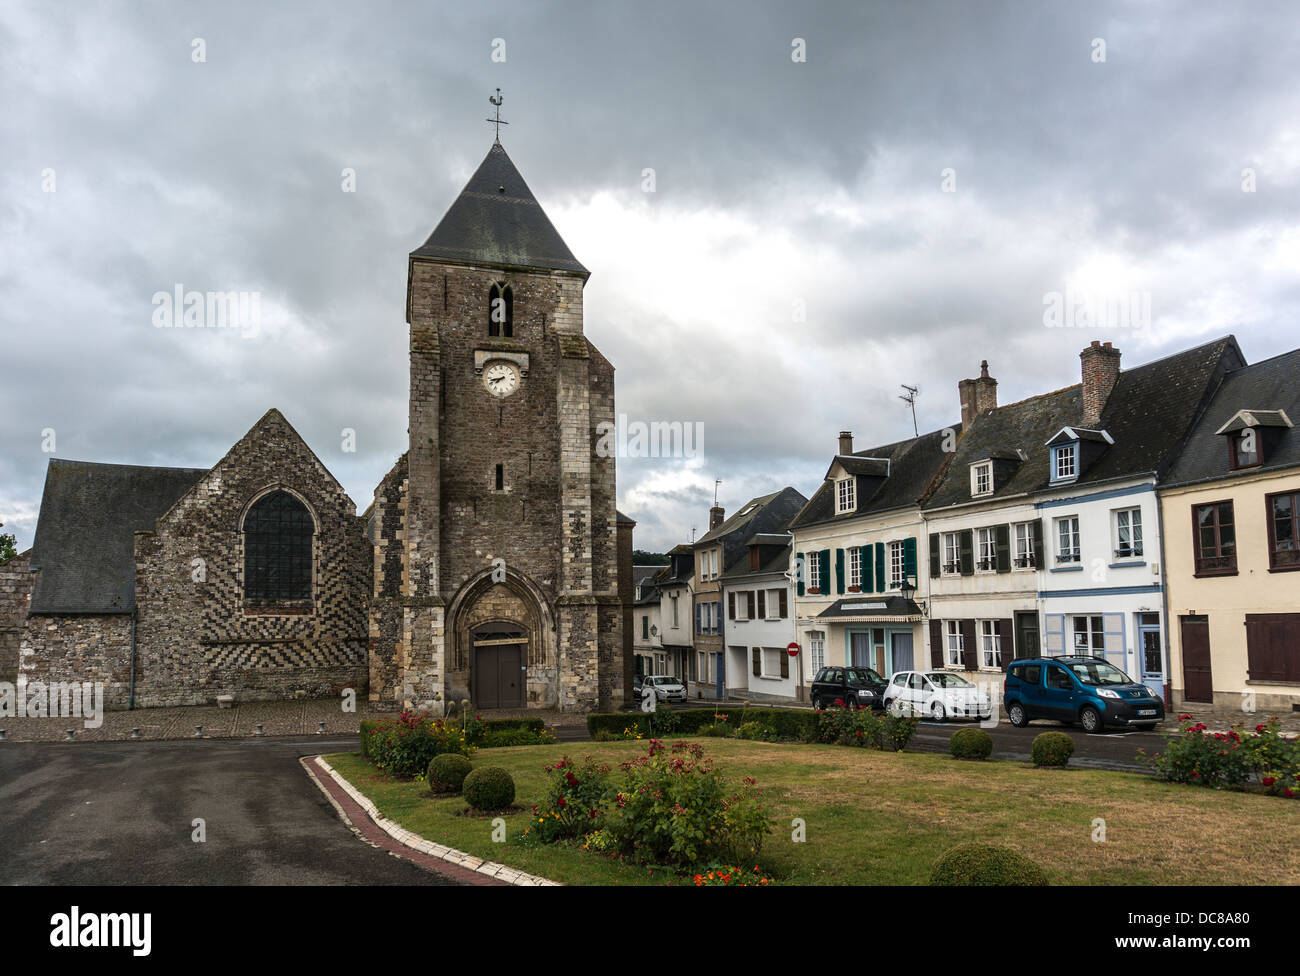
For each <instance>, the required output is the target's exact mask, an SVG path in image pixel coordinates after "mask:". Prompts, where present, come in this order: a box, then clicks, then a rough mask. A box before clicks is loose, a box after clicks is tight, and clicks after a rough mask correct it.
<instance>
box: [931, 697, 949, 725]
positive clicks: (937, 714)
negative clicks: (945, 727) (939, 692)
mask: <svg viewBox="0 0 1300 976" xmlns="http://www.w3.org/2000/svg"><path fill="white" fill-rule="evenodd" d="M930 717H931V718H932V719H934V720H935V721H936V722H942V721H944V720H945V719H946V718H947V717H948V712H947V711H946V710H945V709H944V707H943V702H931V703H930Z"/></svg>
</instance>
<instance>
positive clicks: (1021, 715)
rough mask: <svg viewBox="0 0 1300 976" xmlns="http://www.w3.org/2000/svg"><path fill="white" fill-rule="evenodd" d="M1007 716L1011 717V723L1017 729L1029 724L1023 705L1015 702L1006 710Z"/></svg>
mask: <svg viewBox="0 0 1300 976" xmlns="http://www.w3.org/2000/svg"><path fill="white" fill-rule="evenodd" d="M1007 718H1009V719H1011V724H1012V725H1014V726H1015V727H1016V728H1018V729H1023V728H1024V727H1025V726H1026V725H1028V724H1029V716H1028V715H1027V714H1025V706H1024V705H1022V704H1020V703H1019V702H1016V703H1015V704H1014V705H1012V706H1011V708H1010V709H1008V710H1007Z"/></svg>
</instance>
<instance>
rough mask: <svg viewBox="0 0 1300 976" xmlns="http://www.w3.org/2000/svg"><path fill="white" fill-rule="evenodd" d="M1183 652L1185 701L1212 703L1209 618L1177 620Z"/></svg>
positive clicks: (1193, 617)
mask: <svg viewBox="0 0 1300 976" xmlns="http://www.w3.org/2000/svg"><path fill="white" fill-rule="evenodd" d="M1178 623H1179V629H1180V633H1181V635H1182V640H1181V641H1180V643H1181V645H1182V650H1183V697H1184V698H1185V699H1186V700H1187V701H1194V702H1213V701H1214V675H1213V674H1212V673H1211V671H1210V618H1209V617H1206V616H1203V615H1197V616H1191V617H1179V618H1178Z"/></svg>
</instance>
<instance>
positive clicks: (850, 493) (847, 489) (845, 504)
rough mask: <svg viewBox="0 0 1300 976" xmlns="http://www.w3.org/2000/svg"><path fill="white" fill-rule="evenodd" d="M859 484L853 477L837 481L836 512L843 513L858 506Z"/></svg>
mask: <svg viewBox="0 0 1300 976" xmlns="http://www.w3.org/2000/svg"><path fill="white" fill-rule="evenodd" d="M856 489H857V484H856V483H855V481H854V479H852V478H841V479H840V480H839V481H837V482H835V514H836V515H843V514H844V513H845V512H851V511H853V510H854V509H855V508H857V504H858V501H857V490H856Z"/></svg>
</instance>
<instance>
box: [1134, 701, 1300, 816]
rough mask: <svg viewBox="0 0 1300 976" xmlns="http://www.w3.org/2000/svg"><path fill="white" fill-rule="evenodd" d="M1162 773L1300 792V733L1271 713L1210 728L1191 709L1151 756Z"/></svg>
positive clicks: (1292, 794) (1199, 782)
mask: <svg viewBox="0 0 1300 976" xmlns="http://www.w3.org/2000/svg"><path fill="white" fill-rule="evenodd" d="M1148 762H1150V763H1151V765H1152V767H1153V768H1154V770H1155V773H1156V775H1157V776H1159V777H1160V778H1161V779H1166V780H1169V781H1170V782H1173V783H1187V784H1190V785H1193V786H1209V787H1214V788H1217V789H1236V790H1239V789H1246V788H1249V787H1253V786H1258V787H1260V788H1262V789H1263V790H1265V791H1267V792H1269V793H1272V794H1274V795H1276V796H1281V797H1285V798H1287V799H1296V798H1300V738H1296V737H1293V738H1287V737H1286V736H1284V735H1282V734H1281V733H1280V731H1279V728H1278V720H1277V719H1276V718H1271V719H1269V720H1268V721H1267V722H1262V723H1260V724H1258V725H1256V726H1255V728H1254V730H1253V731H1249V730H1247V729H1246V728H1245V725H1244V723H1239V724H1237V725H1234V726H1233V727H1232V728H1231V729H1229V730H1228V731H1227V732H1211V731H1209V729H1207V728H1206V726H1205V723H1204V722H1197V721H1196V720H1195V718H1194V716H1192V715H1179V716H1178V731H1177V732H1176V733H1172V734H1170V735H1169V736H1167V737H1166V740H1165V748H1164V749H1163V750H1162V751H1160V752H1158V753H1156V754H1155V755H1153V756H1151V757H1150V758H1149V759H1148Z"/></svg>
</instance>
